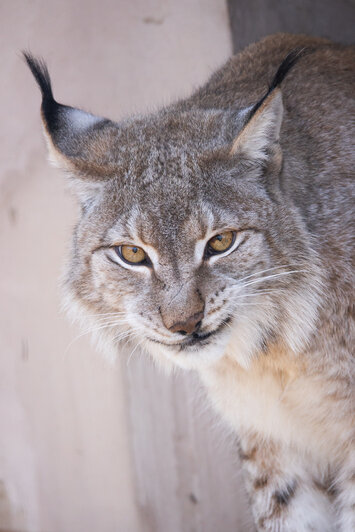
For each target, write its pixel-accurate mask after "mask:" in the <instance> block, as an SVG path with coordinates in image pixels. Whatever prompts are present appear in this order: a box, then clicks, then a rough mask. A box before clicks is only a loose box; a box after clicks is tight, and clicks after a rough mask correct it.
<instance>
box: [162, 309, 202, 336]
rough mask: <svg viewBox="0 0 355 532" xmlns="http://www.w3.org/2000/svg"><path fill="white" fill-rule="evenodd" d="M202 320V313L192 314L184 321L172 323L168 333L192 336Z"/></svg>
mask: <svg viewBox="0 0 355 532" xmlns="http://www.w3.org/2000/svg"><path fill="white" fill-rule="evenodd" d="M202 319H203V312H197V313H196V314H193V315H192V316H190V317H189V318H187V320H185V321H178V322H176V323H174V324H173V325H172V326H171V327H169V331H171V332H173V333H175V332H178V333H180V334H192V333H194V332H195V331H197V329H198V328H199V327H200V325H201V321H202Z"/></svg>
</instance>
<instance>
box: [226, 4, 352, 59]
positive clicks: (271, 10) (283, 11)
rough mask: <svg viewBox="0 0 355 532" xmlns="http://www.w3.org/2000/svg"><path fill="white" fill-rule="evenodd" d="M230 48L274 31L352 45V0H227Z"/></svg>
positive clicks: (242, 46)
mask: <svg viewBox="0 0 355 532" xmlns="http://www.w3.org/2000/svg"><path fill="white" fill-rule="evenodd" d="M228 10H229V16H230V23H231V30H232V38H233V50H234V52H238V51H239V50H241V49H242V48H244V47H245V46H247V45H248V44H250V43H252V42H255V41H258V40H259V39H261V38H262V37H265V36H266V35H270V34H271V33H277V32H288V33H306V34H307V35H314V36H316V37H325V38H327V39H331V40H333V41H338V42H340V43H344V44H353V43H354V41H355V39H354V27H355V2H354V1H353V0H292V2H281V1H280V0H228Z"/></svg>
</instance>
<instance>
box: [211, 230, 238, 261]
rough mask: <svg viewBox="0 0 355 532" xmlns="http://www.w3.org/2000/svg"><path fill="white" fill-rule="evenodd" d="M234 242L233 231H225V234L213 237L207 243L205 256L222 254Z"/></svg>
mask: <svg viewBox="0 0 355 532" xmlns="http://www.w3.org/2000/svg"><path fill="white" fill-rule="evenodd" d="M234 241H235V232H234V231H226V232H225V233H220V234H219V235H215V236H214V237H213V238H211V239H210V240H209V241H208V242H207V248H206V252H207V255H209V256H210V255H217V254H218V253H224V252H225V251H228V249H229V248H231V247H232V245H233V244H234Z"/></svg>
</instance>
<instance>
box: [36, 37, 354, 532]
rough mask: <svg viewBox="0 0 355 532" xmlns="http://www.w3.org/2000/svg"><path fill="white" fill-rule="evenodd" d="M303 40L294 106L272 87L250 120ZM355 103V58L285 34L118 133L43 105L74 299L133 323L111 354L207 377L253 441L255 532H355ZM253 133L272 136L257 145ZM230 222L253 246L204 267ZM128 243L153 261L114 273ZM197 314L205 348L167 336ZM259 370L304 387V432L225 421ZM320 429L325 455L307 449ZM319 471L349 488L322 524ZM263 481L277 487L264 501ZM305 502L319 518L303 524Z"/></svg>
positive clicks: (288, 95)
mask: <svg viewBox="0 0 355 532" xmlns="http://www.w3.org/2000/svg"><path fill="white" fill-rule="evenodd" d="M303 47H308V48H311V49H312V53H308V54H307V55H305V56H303V57H302V58H301V59H300V60H299V62H298V63H297V64H296V65H295V66H294V67H293V69H292V70H291V71H290V72H289V73H288V74H287V76H286V78H285V80H284V81H283V83H282V85H281V91H282V100H281V93H280V89H276V90H275V91H273V92H272V93H271V95H269V96H268V97H267V98H266V100H265V101H264V102H263V104H262V105H261V107H260V109H258V111H257V112H256V114H255V116H254V117H252V118H251V119H250V122H248V123H246V117H247V116H248V112H249V111H250V109H251V108H252V107H253V106H255V104H256V103H257V102H258V101H259V100H260V99H261V98H262V97H263V95H264V94H265V92H266V90H267V87H268V84H269V83H270V81H271V79H272V76H273V75H274V74H275V72H276V70H277V68H278V66H279V65H280V63H281V62H282V60H283V59H284V58H285V56H286V55H287V54H288V53H289V52H290V51H292V50H293V49H295V48H303ZM353 95H354V49H353V48H351V47H345V46H341V45H337V44H333V43H330V42H328V41H325V40H321V39H314V38H309V37H305V36H292V35H284V34H279V35H275V36H271V37H268V38H266V39H264V40H263V41H261V42H259V43H256V44H253V45H251V46H250V47H248V48H247V49H246V50H244V51H243V52H242V53H241V54H239V55H237V56H235V57H233V58H231V59H230V60H229V61H228V63H227V64H226V65H225V66H224V67H222V69H221V70H219V71H218V72H216V73H215V74H214V75H213V76H212V78H211V79H210V80H209V81H208V82H207V83H206V85H204V86H203V87H202V88H201V89H199V90H198V91H197V92H195V93H194V94H193V95H192V96H191V97H190V98H188V99H186V100H183V101H179V102H177V103H175V104H173V105H171V106H169V107H167V108H164V109H162V110H161V111H159V112H158V113H156V114H154V115H151V116H145V117H135V118H132V119H129V120H126V121H124V122H122V123H118V124H117V123H114V122H112V121H109V120H106V119H95V118H94V117H92V116H91V115H90V116H87V117H85V115H81V114H78V111H76V110H73V109H72V108H69V107H65V106H60V108H58V109H56V112H57V113H58V114H57V115H56V117H55V120H53V116H52V115H51V116H52V118H48V117H50V113H49V111H48V112H47V110H46V108H45V107H42V115H43V118H44V125H45V130H46V134H47V138H48V142H49V146H50V150H51V153H52V157H53V158H54V159H55V160H56V162H57V163H58V164H59V165H61V166H62V167H64V168H65V169H66V170H67V171H68V172H69V174H70V176H71V180H72V182H73V187H74V188H75V190H76V191H77V193H78V194H79V198H80V201H81V204H82V216H81V218H80V220H79V222H78V224H77V226H76V228H75V231H74V244H73V249H72V256H71V261H70V267H69V268H68V274H67V278H66V290H67V293H68V294H69V298H70V301H71V302H72V303H73V302H76V304H78V305H79V306H80V309H81V311H84V313H88V314H92V313H93V312H95V313H97V314H102V313H109V312H110V313H115V312H122V313H123V315H124V316H125V318H124V319H123V321H122V319H121V317H122V314H120V316H121V317H120V318H118V317H117V323H116V324H113V326H112V327H107V329H105V330H104V331H103V333H104V337H107V338H109V340H110V341H111V343H112V342H113V343H115V338H116V337H117V334H119V333H121V334H125V331H127V335H131V340H132V342H133V344H134V343H135V342H137V341H140V340H143V339H145V345H146V347H147V349H148V350H149V351H150V352H151V353H152V355H153V357H154V358H155V359H156V360H157V361H160V362H161V363H162V364H163V365H166V364H167V363H169V364H170V363H175V362H176V363H177V364H179V365H182V366H185V367H188V368H189V367H191V368H194V369H197V371H200V373H201V376H202V379H203V380H204V382H205V383H206V385H207V387H208V388H209V390H210V393H211V397H212V399H213V400H214V402H215V404H216V407H217V408H218V409H219V410H220V411H221V413H222V414H223V415H224V416H225V418H226V419H227V420H228V421H229V422H230V423H231V424H232V425H233V427H234V428H235V430H237V431H238V433H239V435H240V438H241V442H242V444H243V445H244V447H245V448H247V447H249V448H251V447H252V448H253V452H252V457H253V458H252V459H248V460H247V461H246V463H247V467H246V468H247V470H248V471H249V474H250V478H251V480H250V481H249V482H248V485H249V486H250V491H251V492H252V493H254V494H255V503H254V512H255V519H256V522H257V524H258V528H259V530H270V531H271V530H285V531H291V530H297V531H302V530H311V529H313V530H319V531H320V530H322V531H323V530H341V531H342V532H350V530H354V529H355V524H354V523H355V517H354V513H353V508H354V504H355V486H354V476H353V473H352V468H353V467H354V412H353V404H354V403H353V391H354V359H353V346H354V343H353V342H354V322H353V318H354V298H353V286H354V219H355V217H354V182H353V174H354V158H353V138H354V111H355V109H354V99H353ZM56 105H59V104H56ZM51 112H52V111H51ZM48 113H49V114H48ZM282 116H283V117H282ZM281 118H282V126H281V131H280V132H279V128H278V123H279V122H280V121H281ZM263 121H264V122H263ZM263 123H264V125H263ZM255 128H256V131H257V132H259V133H260V132H261V133H263V132H264V133H265V132H266V133H267V139H266V140H265V135H264V136H263V135H262V134H261V133H260V142H258V143H256V144H257V145H256V144H255V142H254V141H255V138H256V137H255V135H254V133H253V132H254V131H255ZM263 128H264V129H263ZM252 133H253V134H252ZM266 133H265V134H266ZM253 135H254V137H253ZM251 154H252V155H251ZM223 229H224V230H227V229H233V230H236V231H237V233H238V234H239V235H241V236H240V238H241V240H240V244H239V247H237V248H236V250H235V251H233V252H232V253H231V254H230V255H227V256H225V257H221V258H220V259H219V260H216V261H215V262H214V263H213V264H211V263H209V262H208V261H207V260H204V259H203V258H202V257H200V258H199V260H198V264H197V263H196V261H195V258H194V257H195V246H196V241H198V240H201V239H203V238H204V237H205V236H206V234H207V231H210V232H212V233H213V231H214V232H216V231H217V232H218V231H222V230H223ZM208 234H210V233H208ZM137 238H138V239H139V242H140V243H139V242H137ZM119 243H121V244H122V243H126V244H127V243H136V244H137V245H144V244H147V245H149V246H151V247H150V248H149V249H151V248H153V249H154V250H155V252H156V253H157V255H158V260H157V262H156V265H157V266H156V268H154V269H150V271H149V272H148V271H144V272H143V271H142V270H141V271H139V267H136V269H133V270H130V269H126V268H124V267H122V266H121V265H120V264H119V263H115V261H116V259H115V255H114V251H113V250H112V246H114V245H115V244H119ZM142 243H143V244H142ZM147 249H148V248H147ZM152 253H153V251H152ZM194 261H195V262H194ZM140 268H144V269H145V270H147V268H146V267H145V266H141V267H140ZM264 270H265V271H267V270H268V273H267V274H262V273H260V276H259V275H258V274H257V272H263V271H264ZM272 274H274V277H270V278H269V279H266V275H272ZM278 274H281V275H278ZM263 275H264V279H263V280H261V277H262V276H263ZM243 279H244V281H243ZM245 279H247V280H249V284H248V285H247V284H246V281H245ZM253 280H254V281H257V282H255V283H254V284H252V283H251V281H253ZM236 294H237V295H236ZM77 309H78V307H77V306H75V311H74V313H75V314H76V313H77ZM201 309H202V310H203V311H204V315H205V317H204V320H203V321H202V324H201V328H200V330H199V332H198V334H199V335H200V336H201V339H200V341H197V342H192V340H191V339H190V340H189V339H188V338H186V337H182V335H180V334H179V333H174V334H173V333H171V332H169V330H170V328H171V326H172V325H173V324H176V323H180V322H184V320H186V319H188V318H189V316H192V315H194V314H197V313H199V312H200V311H201ZM112 316H113V315H112ZM120 320H121V321H120ZM226 321H229V323H228V324H227V325H225V322H226ZM98 323H100V318H98ZM135 327H139V330H138V331H137V330H136V329H134V328H135ZM203 336H204V338H203ZM147 339H148V341H147ZM149 339H150V341H149ZM197 340H198V339H197ZM189 342H190V343H189ZM238 342H239V343H238ZM165 343H170V344H175V345H174V347H171V346H170V347H169V346H165V345H164V344H165ZM248 372H249V373H248ZM250 375H253V376H254V375H260V377H258V378H259V381H256V382H262V381H263V378H264V375H269V376H270V378H271V377H272V379H273V381H272V382H275V383H276V382H278V380H277V379H279V376H280V379H281V377H282V379H284V380H285V381H287V382H288V383H289V386H291V385H292V386H295V385H294V382H296V385H298V384H299V383H300V382H302V386H303V387H302V386H300V394H299V395H298V396H297V397H298V399H297V401H298V400H299V401H300V404H298V402H297V404H296V403H292V404H291V403H290V404H288V403H287V405H288V407H289V412H290V414H289V415H290V419H291V418H292V419H294V420H295V423H296V422H297V423H298V421H297V419H298V418H297V416H300V415H301V414H300V411H302V412H303V414H302V416H303V417H302V416H301V419H302V420H304V427H303V425H302V423H301V425H300V427H302V430H303V428H304V436H302V438H303V439H302V438H301V437H300V438H299V439H298V435H296V436H294V439H292V438H291V437H290V438H291V440H290V441H288V440H287V441H286V439H287V438H286V436H285V440H283V437H280V436H278V434H276V432H275V434H268V435H266V433H265V434H263V433H262V432H261V433H260V434H259V433H258V430H257V428H256V429H255V430H252V427H253V422H252V420H251V426H247V424H246V423H245V422H242V421H240V422H239V418H238V412H235V411H231V412H229V411H227V407H226V406H223V405H224V403H223V400H224V399H223V397H222V395H221V394H222V390H223V392H224V390H227V388H228V384H227V383H229V382H232V381H231V379H232V376H233V379H234V378H235V382H243V383H244V382H247V380H248V379H249V378H251V377H250ZM295 375H296V376H295ZM253 378H254V377H253ZM240 379H243V381H241V380H240ZM282 379H281V380H282ZM294 379H296V381H294ZM233 382H234V381H233ZM280 382H281V381H280ZM282 382H284V381H282ZM303 383H304V384H303ZM275 386H276V384H275ZM280 386H281V385H280ZM282 386H283V384H282ZM317 387H319V393H318V392H314V393H315V399H312V401H311V399H310V397H311V396H312V393H313V391H314V390H318V388H317ZM282 389H283V388H282ZM305 389H307V393H306V392H303V391H302V390H305ZM285 390H286V387H285ZM310 390H311V391H310ZM228 393H229V392H228ZM230 393H233V394H234V393H236V394H237V393H238V390H237V389H234V388H233V386H232V388H231V392H230ZM248 393H249V392H248ZM285 393H286V392H285ZM303 393H304V396H303V395H302V394H303ZM250 394H251V397H252V395H253V389H252V388H251V390H250ZM317 394H318V395H317ZM228 397H230V396H228ZM233 397H234V396H233ZM236 397H237V396H236ZM285 397H286V396H285ZM312 397H313V396H312ZM284 400H285V401H286V402H287V401H291V399H290V397H289V396H287V397H286V398H285V399H284ZM292 400H293V401H295V399H294V398H293V399H292ZM280 401H281V399H280ZM229 403H230V401H229ZM226 404H227V400H226ZM236 404H237V403H236ZM285 408H286V407H285ZM302 409H303V410H302ZM310 412H312V415H313V417H312V416H310ZM307 416H308V417H307ZM310 419H311V421H310ZM307 423H308V425H307ZM295 427H296V425H295ZM307 427H309V431H311V432H312V430H313V429H314V438H315V441H316V444H315V449H316V450H315V451H314V450H312V451H311V450H309V449H308V448H306V447H307V445H308V444H307V443H305V442H308V441H309V440H308V439H307V438H308V432H307V430H308V428H307ZM297 430H298V429H297ZM297 430H295V433H297ZM302 430H300V431H299V432H302ZM291 433H292V434H293V432H292V431H291V432H290V434H291ZM319 435H322V436H319ZM317 438H318V440H319V441H318V440H317ZM323 438H324V441H323ZM317 445H318V447H317ZM291 449H292V452H291ZM312 449H313V448H312ZM317 449H318V450H317ZM308 452H309V453H310V455H309V457H308V458H307V459H306V458H304V460H303V461H302V463H301V456H303V457H305V456H306V455H307V453H308ZM243 453H244V455H245V456H251V453H250V452H248V453H247V450H245V451H243ZM288 453H289V454H288ZM295 453H296V455H297V460H299V461H300V462H299V463H300V465H299V468H298V470H297V471H296V472H294V471H293V472H292V475H291V473H290V472H289V471H288V468H289V467H290V466H289V463H288V462H289V461H288V460H287V456H294V454H295ZM284 458H285V459H284ZM307 460H309V461H307ZM315 462H317V463H318V465H319V467H318V466H317V467H318V469H317V471H316V472H315V473H314V475H315V476H316V477H317V481H318V482H319V483H320V482H321V481H322V480H323V478H321V477H322V475H323V473H324V472H325V471H327V472H329V471H330V472H331V473H330V475H329V479H330V480H329V486H330V484H332V483H335V484H336V485H337V501H336V503H335V504H334V507H333V506H331V505H332V504H333V503H332V502H331V501H330V499H329V503H326V504H329V508H332V512H333V513H334V515H333V514H332V515H333V517H329V519H328V518H327V519H328V520H327V521H326V524H324V523H325V521H324V519H325V517H324V516H325V513H324V511H323V508H324V507H323V502H322V501H325V498H324V497H323V495H322V497H323V498H321V497H320V495H319V493H318V492H319V490H318V491H317V489H316V488H315V484H314V482H313V480H311V476H312V475H311V474H310V471H311V469H312V468H313V467H314V463H315ZM311 464H312V465H311ZM312 474H313V473H312ZM253 478H256V479H258V478H259V479H260V478H263V479H265V482H263V483H262V485H260V482H259V483H258V482H256V485H257V486H258V493H256V488H255V481H254V488H253ZM268 479H270V482H269V481H268ZM351 479H352V480H351ZM296 485H297V489H290V487H289V486H296ZM265 490H270V491H266V492H265ZM263 493H266V494H267V493H268V494H269V496H267V495H265V496H264V495H263ZM273 493H276V494H281V495H280V496H279V497H274V498H273V499H272V494H273ZM285 493H286V494H287V496H286V495H285ZM305 494H308V495H307V497H308V499H307V501H308V500H309V501H311V502H312V501H314V503H312V504H311V502H310V503H309V504H310V508H313V507H314V508H315V511H314V515H313V513H312V511H310V514H309V515H308V516H305V517H304V518H302V517H300V512H299V508H300V507H299V506H297V505H304V504H305V498H304V497H306V495H305ZM270 497H271V499H270ZM270 500H273V505H274V506H272V508H271V507H268V504H269V502H267V501H270ZM317 504H319V511H317ZM324 504H325V503H324ZM312 505H313V506H312ZM311 514H312V515H311ZM329 515H330V514H329ZM335 523H337V524H335ZM307 527H309V528H307ZM311 527H313V528H311ZM326 527H328V528H326ZM335 527H337V528H335Z"/></svg>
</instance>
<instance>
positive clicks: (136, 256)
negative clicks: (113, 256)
mask: <svg viewBox="0 0 355 532" xmlns="http://www.w3.org/2000/svg"><path fill="white" fill-rule="evenodd" d="M115 250H116V253H117V255H119V256H120V257H121V259H123V260H124V261H125V262H127V263H128V264H137V265H139V264H146V263H147V255H146V253H145V251H144V250H143V249H142V248H139V247H138V246H126V245H124V246H116V247H115Z"/></svg>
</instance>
